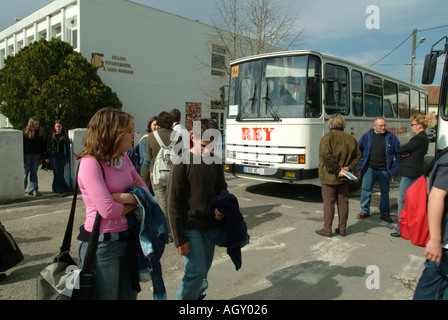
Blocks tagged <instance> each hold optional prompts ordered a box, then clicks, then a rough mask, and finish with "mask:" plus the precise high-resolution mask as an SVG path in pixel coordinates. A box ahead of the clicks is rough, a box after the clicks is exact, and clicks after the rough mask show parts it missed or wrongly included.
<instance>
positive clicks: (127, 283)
mask: <svg viewBox="0 0 448 320" xmlns="http://www.w3.org/2000/svg"><path fill="white" fill-rule="evenodd" d="M127 244H128V243H127V241H106V242H98V248H97V252H96V258H95V265H94V272H95V294H96V299H97V300H136V299H137V292H136V291H134V290H132V288H131V272H130V268H129V260H130V254H129V252H128V251H129V250H128V245H127ZM88 245H89V243H88V242H83V241H78V266H79V268H81V269H82V265H83V263H84V257H85V255H86V251H87V247H88Z"/></svg>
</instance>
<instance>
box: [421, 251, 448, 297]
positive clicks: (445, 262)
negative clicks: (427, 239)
mask: <svg viewBox="0 0 448 320" xmlns="http://www.w3.org/2000/svg"><path fill="white" fill-rule="evenodd" d="M447 288H448V249H442V260H441V261H440V263H438V264H437V263H434V262H432V261H430V260H426V261H425V269H424V270H423V273H422V275H421V277H420V280H419V281H418V283H417V287H416V288H415V293H414V300H448V290H447Z"/></svg>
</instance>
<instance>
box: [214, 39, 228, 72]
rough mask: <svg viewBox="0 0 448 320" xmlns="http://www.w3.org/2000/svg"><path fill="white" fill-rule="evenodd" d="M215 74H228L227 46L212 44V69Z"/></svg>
mask: <svg viewBox="0 0 448 320" xmlns="http://www.w3.org/2000/svg"><path fill="white" fill-rule="evenodd" d="M211 74H212V75H213V76H220V77H223V76H225V75H226V48H224V47H223V46H218V45H216V44H212V71H211Z"/></svg>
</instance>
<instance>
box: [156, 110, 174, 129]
mask: <svg viewBox="0 0 448 320" xmlns="http://www.w3.org/2000/svg"><path fill="white" fill-rule="evenodd" d="M157 125H158V126H159V127H160V128H165V129H171V127H172V126H173V117H172V116H171V114H169V113H168V112H166V111H162V112H160V113H159V115H158V116H157Z"/></svg>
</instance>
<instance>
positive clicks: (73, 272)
mask: <svg viewBox="0 0 448 320" xmlns="http://www.w3.org/2000/svg"><path fill="white" fill-rule="evenodd" d="M98 162H99V161H98ZM100 166H101V170H102V172H103V178H105V176H104V169H103V166H102V165H101V163H100ZM78 170H79V166H78V169H77V172H76V179H75V190H74V194H73V201H72V206H71V209H70V217H69V220H68V223H67V228H66V230H65V235H64V240H63V242H62V246H61V248H60V252H59V254H58V255H57V256H56V257H55V258H54V260H53V263H52V264H50V265H49V266H47V267H46V268H45V269H43V270H42V271H41V272H40V273H39V275H38V276H37V300H92V299H94V297H95V274H94V273H93V266H94V261H95V255H96V249H97V247H98V237H99V229H100V222H101V215H100V214H99V213H98V212H97V213H96V217H95V223H94V225H93V229H92V232H91V235H90V240H89V244H88V247H87V252H86V255H85V259H84V264H83V267H82V270H80V269H79V268H78V266H77V264H76V263H75V261H74V260H73V258H72V257H71V256H70V253H69V252H70V244H71V239H72V231H73V224H74V220H75V211H76V199H77V196H78V190H79V187H78Z"/></svg>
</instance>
